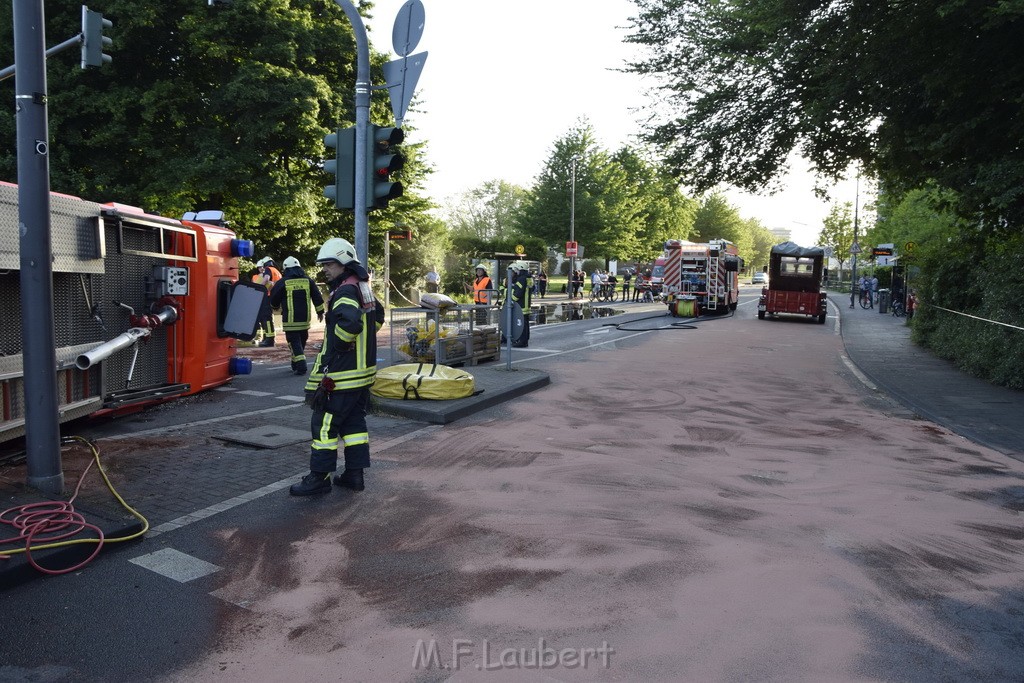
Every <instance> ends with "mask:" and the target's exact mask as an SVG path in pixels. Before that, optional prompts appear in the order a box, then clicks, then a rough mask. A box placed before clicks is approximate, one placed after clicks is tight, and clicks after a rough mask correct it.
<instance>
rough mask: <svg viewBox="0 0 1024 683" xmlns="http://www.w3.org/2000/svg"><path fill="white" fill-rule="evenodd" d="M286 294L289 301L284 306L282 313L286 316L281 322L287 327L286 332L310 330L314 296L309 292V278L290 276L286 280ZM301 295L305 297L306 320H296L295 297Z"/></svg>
mask: <svg viewBox="0 0 1024 683" xmlns="http://www.w3.org/2000/svg"><path fill="white" fill-rule="evenodd" d="M284 296H285V299H286V300H287V302H288V305H287V306H284V307H283V308H284V310H283V311H282V313H283V314H284V317H283V318H282V320H281V324H282V326H283V327H284V329H285V332H292V331H295V330H308V329H309V325H310V323H311V322H312V317H313V316H312V315H310V312H311V311H312V310H313V297H312V295H310V293H309V280H306V279H305V278H301V279H300V278H289V279H286V280H285V281H284ZM296 297H301V298H303V299H305V304H306V305H305V306H304V308H305V312H306V318H305V319H304V320H296V319H295V312H296V310H295V309H296V308H299V307H298V306H296V305H295V298H296Z"/></svg>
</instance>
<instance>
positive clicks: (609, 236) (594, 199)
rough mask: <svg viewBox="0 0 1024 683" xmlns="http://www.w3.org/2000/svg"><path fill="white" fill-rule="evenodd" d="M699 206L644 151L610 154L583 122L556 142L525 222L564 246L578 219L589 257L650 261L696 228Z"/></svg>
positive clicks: (525, 228)
mask: <svg viewBox="0 0 1024 683" xmlns="http://www.w3.org/2000/svg"><path fill="white" fill-rule="evenodd" d="M574 174H575V176H574ZM574 177H575V199H574V195H573V186H574V182H573V178H574ZM573 208H575V212H574V215H573ZM694 208H695V207H694V203H693V202H692V200H689V199H688V198H686V197H685V196H684V195H682V194H681V193H680V191H679V186H678V183H677V182H676V181H675V179H673V178H671V177H670V176H668V175H667V174H665V173H663V172H661V171H659V169H658V168H657V167H655V166H653V165H651V164H650V162H648V161H647V160H646V159H645V158H644V157H643V156H642V155H641V153H640V152H638V151H637V150H634V149H630V148H624V149H621V150H619V151H618V152H616V153H615V154H611V153H609V152H608V151H607V150H605V149H604V148H602V147H601V146H600V145H599V144H598V143H597V140H596V136H595V134H594V130H593V128H592V127H591V126H590V124H589V123H587V122H586V121H581V122H579V123H578V124H577V125H576V126H575V127H574V128H573V129H571V130H570V131H569V132H568V133H567V134H566V135H565V136H563V137H562V138H559V139H557V140H556V141H555V143H554V148H553V150H552V152H551V154H550V156H549V157H548V160H547V161H546V162H545V164H544V167H543V169H542V170H541V172H540V173H539V174H538V176H537V178H536V181H535V183H534V186H533V188H532V190H531V193H530V196H529V198H528V201H526V202H525V204H524V205H523V209H522V211H521V214H520V216H521V218H520V229H521V231H522V232H523V233H525V234H530V235H534V236H537V237H540V238H541V239H543V240H545V241H546V242H547V243H548V244H552V245H558V244H561V243H564V242H565V241H567V240H568V239H569V235H570V224H572V226H573V230H572V233H573V236H574V237H575V240H576V241H577V242H578V243H580V244H581V245H583V246H584V247H585V248H586V256H587V258H595V257H597V258H602V259H605V260H606V261H607V260H610V259H621V260H647V259H650V258H651V257H652V256H653V255H654V254H655V253H658V252H660V251H661V248H662V245H663V244H664V241H665V240H666V239H667V238H670V237H676V238H683V239H685V237H686V236H687V235H689V234H690V226H691V225H692V222H693V212H694Z"/></svg>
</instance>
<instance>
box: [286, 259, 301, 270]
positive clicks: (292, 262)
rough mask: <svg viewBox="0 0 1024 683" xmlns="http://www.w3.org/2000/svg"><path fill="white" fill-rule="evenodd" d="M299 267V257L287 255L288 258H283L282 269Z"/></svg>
mask: <svg viewBox="0 0 1024 683" xmlns="http://www.w3.org/2000/svg"><path fill="white" fill-rule="evenodd" d="M299 267H300V266H299V259H297V258H295V257H294V256H289V257H288V258H286V259H285V260H284V269H285V270H288V269H289V268H299Z"/></svg>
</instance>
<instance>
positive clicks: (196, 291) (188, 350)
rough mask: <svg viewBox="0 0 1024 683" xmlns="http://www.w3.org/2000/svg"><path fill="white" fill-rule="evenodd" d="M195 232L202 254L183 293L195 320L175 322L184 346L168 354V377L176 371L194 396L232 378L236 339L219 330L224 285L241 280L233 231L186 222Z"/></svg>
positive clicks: (179, 345) (178, 335)
mask: <svg viewBox="0 0 1024 683" xmlns="http://www.w3.org/2000/svg"><path fill="white" fill-rule="evenodd" d="M184 225H185V226H186V227H189V228H192V229H193V230H195V231H196V238H197V239H196V247H197V250H198V253H199V254H200V255H202V256H201V258H199V259H198V261H197V262H195V263H191V264H183V263H180V262H172V263H173V264H174V265H177V266H182V265H188V266H190V270H191V273H190V286H189V293H188V296H185V297H183V298H182V299H183V301H184V307H185V308H186V309H187V310H188V315H189V319H190V321H191V324H189V325H180V326H176V327H177V328H178V329H176V330H175V333H176V336H177V344H178V347H179V349H181V350H180V351H179V352H178V353H177V354H175V355H174V356H169V357H168V363H169V367H168V378H169V379H170V378H172V377H174V373H175V372H177V373H178V374H179V375H180V377H181V379H180V380H173V379H171V380H170V381H181V382H185V383H187V384H188V385H189V387H190V389H189V392H188V393H190V394H194V393H196V392H198V391H202V390H203V389H209V388H211V387H216V386H220V385H222V384H224V383H225V382H227V381H229V380H230V379H231V373H230V370H229V367H230V362H231V359H232V358H233V357H234V356H235V349H236V345H237V342H236V340H235V339H233V338H231V337H221V336H218V334H217V329H218V322H219V321H218V317H219V316H221V315H223V311H222V310H220V308H219V307H218V296H219V294H218V292H219V291H220V290H219V285H220V283H222V282H234V281H235V280H237V278H238V260H237V259H236V258H235V257H234V256H233V255H232V253H231V241H232V239H234V236H235V235H234V233H233V232H231V231H230V230H227V229H225V228H221V227H218V226H215V225H207V224H203V223H191V222H187V221H186V222H185V223H184Z"/></svg>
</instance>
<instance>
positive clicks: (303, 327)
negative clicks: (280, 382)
mask: <svg viewBox="0 0 1024 683" xmlns="http://www.w3.org/2000/svg"><path fill="white" fill-rule="evenodd" d="M283 265H284V274H283V275H282V276H281V279H280V280H278V281H277V284H275V285H274V288H273V289H272V290H270V305H271V306H273V307H274V308H275V309H277V308H279V309H281V326H282V327H284V338H285V340H286V341H287V342H288V346H289V347H290V348H291V350H292V372H294V373H295V374H296V375H305V374H306V370H307V369H308V368H307V367H306V342H307V341H308V340H309V326H310V325H311V324H312V323H313V312H314V311H316V317H317V320H319V321H320V322H323V320H324V297H323V295H322V294H320V289H319V288H318V287H317V286H316V283H315V282H313V280H312V279H311V278H310V277H309V276H308V275H306V272H305V271H304V270H302V266H300V265H299V259H297V258H295V257H294V256H289V257H288V258H286V259H285V260H284V264H283Z"/></svg>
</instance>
